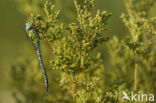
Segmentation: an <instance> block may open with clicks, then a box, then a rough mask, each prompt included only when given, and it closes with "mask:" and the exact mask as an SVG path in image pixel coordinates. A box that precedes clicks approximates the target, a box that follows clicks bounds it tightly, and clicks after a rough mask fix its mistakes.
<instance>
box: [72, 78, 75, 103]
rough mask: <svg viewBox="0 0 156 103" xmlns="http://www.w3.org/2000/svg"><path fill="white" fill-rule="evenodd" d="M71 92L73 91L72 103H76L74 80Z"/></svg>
mask: <svg viewBox="0 0 156 103" xmlns="http://www.w3.org/2000/svg"><path fill="white" fill-rule="evenodd" d="M72 93H73V103H76V81H74V82H73V85H72Z"/></svg>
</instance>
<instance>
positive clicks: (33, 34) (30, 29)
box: [25, 22, 48, 91]
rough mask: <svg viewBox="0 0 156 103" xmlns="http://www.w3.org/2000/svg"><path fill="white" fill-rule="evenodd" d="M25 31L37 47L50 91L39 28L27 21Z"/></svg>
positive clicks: (45, 80)
mask: <svg viewBox="0 0 156 103" xmlns="http://www.w3.org/2000/svg"><path fill="white" fill-rule="evenodd" d="M25 31H26V35H27V37H28V39H29V40H30V41H31V42H32V44H33V46H34V47H35V49H36V52H37V55H38V59H39V62H40V66H41V69H42V72H43V77H44V82H45V86H46V89H47V91H48V77H47V74H46V70H45V67H44V63H43V60H42V55H41V48H40V37H39V34H38V30H37V29H36V27H35V26H34V23H32V22H28V23H26V27H25Z"/></svg>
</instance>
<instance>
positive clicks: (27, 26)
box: [25, 22, 33, 31]
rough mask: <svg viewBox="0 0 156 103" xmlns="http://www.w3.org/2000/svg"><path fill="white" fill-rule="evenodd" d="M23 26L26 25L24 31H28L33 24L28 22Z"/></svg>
mask: <svg viewBox="0 0 156 103" xmlns="http://www.w3.org/2000/svg"><path fill="white" fill-rule="evenodd" d="M25 25H26V27H25V29H26V31H29V30H30V29H32V27H33V23H32V22H28V23H26V24H25Z"/></svg>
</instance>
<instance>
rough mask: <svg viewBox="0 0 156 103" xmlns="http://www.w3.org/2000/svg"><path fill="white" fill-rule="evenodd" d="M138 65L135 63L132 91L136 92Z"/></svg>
mask: <svg viewBox="0 0 156 103" xmlns="http://www.w3.org/2000/svg"><path fill="white" fill-rule="evenodd" d="M137 69H138V64H137V63H135V70H134V90H135V91H136V90H137V81H138V80H137V75H138V70H137Z"/></svg>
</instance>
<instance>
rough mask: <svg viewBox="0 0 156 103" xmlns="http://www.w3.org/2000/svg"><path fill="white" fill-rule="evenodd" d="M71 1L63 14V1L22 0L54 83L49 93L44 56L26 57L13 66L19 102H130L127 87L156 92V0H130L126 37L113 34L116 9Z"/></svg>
mask: <svg viewBox="0 0 156 103" xmlns="http://www.w3.org/2000/svg"><path fill="white" fill-rule="evenodd" d="M65 1H66V0H65ZM69 1H70V2H67V3H73V4H70V5H73V6H74V7H75V9H74V10H69V11H70V13H71V14H72V17H68V16H67V15H65V16H64V18H63V15H64V14H65V13H63V12H65V11H66V10H67V9H65V10H63V9H61V10H59V9H58V8H60V7H59V6H57V4H59V2H61V0H58V1H55V2H54V1H50V0H49V1H46V2H44V0H28V1H26V0H17V2H18V3H19V8H20V10H21V11H22V12H24V14H25V15H26V16H28V15H31V16H29V17H28V20H27V21H31V22H33V23H34V25H35V27H36V28H37V29H38V30H39V35H40V37H41V39H42V40H41V49H42V51H44V50H46V54H43V58H44V56H46V57H47V58H46V60H44V63H45V67H46V69H47V74H48V78H49V82H50V86H49V91H48V92H46V89H45V88H44V83H43V77H42V72H41V70H40V66H39V63H38V60H37V59H34V58H29V57H27V58H26V57H22V59H21V60H20V61H19V62H17V64H16V65H13V66H12V67H11V71H10V76H11V79H12V81H11V84H12V85H13V87H14V88H16V90H17V91H15V92H14V95H13V96H14V98H15V100H16V102H17V103H23V102H24V101H25V102H26V103H128V102H129V101H126V100H124V101H123V100H122V96H123V94H122V93H123V91H125V92H127V93H128V95H130V94H129V93H130V92H131V91H132V90H133V91H134V92H136V93H138V91H139V92H141V93H146V94H151V93H152V94H156V92H155V91H156V82H155V75H156V17H150V16H149V13H150V9H151V8H152V7H153V5H154V3H155V0H137V1H136V0H124V4H125V7H126V10H127V13H123V14H121V19H122V21H123V23H124V25H125V27H127V32H126V33H125V36H124V37H122V38H119V37H118V36H116V35H113V36H112V35H107V32H108V31H107V29H108V30H109V31H111V28H108V26H107V25H108V23H110V22H109V20H110V19H111V13H109V12H107V11H100V10H97V11H96V13H94V12H92V9H94V6H96V5H94V0H69ZM55 4H56V6H54V5H55ZM60 5H62V6H64V5H65V4H61V3H60ZM75 14H76V15H75ZM112 16H113V14H112ZM62 18H63V19H62ZM71 18H72V19H71ZM67 19H68V20H69V19H71V20H69V21H71V22H70V23H69V21H65V20H67ZM101 48H104V49H105V50H103V51H102V49H101ZM34 52H35V51H34ZM104 54H108V56H107V57H104ZM36 58H37V57H36ZM22 97H23V98H24V99H21V98H22ZM140 103H142V102H140ZM144 103H146V101H144Z"/></svg>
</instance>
